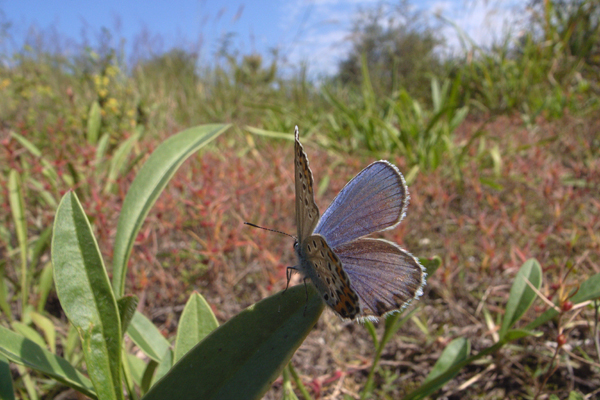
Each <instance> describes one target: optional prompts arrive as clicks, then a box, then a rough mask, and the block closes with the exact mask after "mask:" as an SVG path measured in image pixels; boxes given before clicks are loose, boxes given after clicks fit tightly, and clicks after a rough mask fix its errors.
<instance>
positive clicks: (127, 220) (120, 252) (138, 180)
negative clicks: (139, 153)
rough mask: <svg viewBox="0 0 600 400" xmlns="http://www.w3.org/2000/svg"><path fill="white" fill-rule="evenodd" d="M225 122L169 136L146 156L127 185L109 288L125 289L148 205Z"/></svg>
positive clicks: (219, 132)
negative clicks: (129, 263)
mask: <svg viewBox="0 0 600 400" xmlns="http://www.w3.org/2000/svg"><path fill="white" fill-rule="evenodd" d="M228 128H229V125H223V124H213V125H202V126H197V127H195V128H190V129H187V130H185V131H183V132H180V133H178V134H177V135H175V136H172V137H170V138H169V139H167V140H166V141H165V142H164V143H162V144H161V145H160V146H158V148H157V149H156V150H155V151H154V152H153V153H152V155H150V157H149V158H148V160H147V161H146V163H145V164H144V165H143V166H142V168H141V169H140V171H139V172H138V174H137V176H136V177H135V180H134V181H133V183H132V184H131V187H130V188H129V191H128V192H127V195H126V196H125V200H124V201H123V207H122V208H121V214H120V215H119V222H118V224H117V235H116V237H115V248H114V256H113V288H114V290H115V293H116V295H117V296H119V297H120V296H122V295H123V292H124V291H125V274H126V271H127V260H128V259H129V255H130V254H131V249H132V247H133V243H134V241H135V238H136V236H137V234H138V232H139V230H140V227H141V226H142V223H143V222H144V219H145V218H146V215H148V212H149V211H150V208H151V207H152V205H153V204H154V202H155V201H156V199H157V198H158V196H159V195H160V193H161V192H162V190H163V189H164V188H165V186H166V185H167V183H168V182H169V180H170V179H171V177H172V176H173V175H174V174H175V172H176V171H177V169H178V168H179V166H180V165H181V164H182V163H183V162H184V161H185V160H186V159H187V158H188V157H189V156H191V155H192V154H194V153H195V152H196V151H198V149H200V148H201V147H203V146H204V145H206V144H207V143H208V142H210V141H211V140H213V139H214V138H216V137H217V136H219V135H220V134H221V133H223V132H224V131H225V130H227V129H228Z"/></svg>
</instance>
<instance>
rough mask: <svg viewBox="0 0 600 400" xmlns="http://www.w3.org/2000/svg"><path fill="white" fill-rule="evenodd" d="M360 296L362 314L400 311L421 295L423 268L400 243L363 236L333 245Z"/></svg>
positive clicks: (375, 314) (377, 314) (423, 279)
mask: <svg viewBox="0 0 600 400" xmlns="http://www.w3.org/2000/svg"><path fill="white" fill-rule="evenodd" d="M334 252H335V254H337V256H338V258H339V259H340V261H341V262H342V265H343V266H344V271H345V272H346V273H347V274H348V277H349V278H350V282H351V286H352V288H353V290H354V291H355V292H356V293H357V294H358V297H359V298H360V305H361V314H362V315H363V316H369V315H372V316H376V317H381V316H382V315H384V314H385V313H388V312H390V311H395V310H401V309H403V308H404V307H405V306H406V305H408V304H409V303H410V301H411V300H412V299H414V298H416V297H419V296H420V295H421V294H422V287H423V285H424V282H425V272H424V271H423V267H421V264H419V262H418V261H417V259H416V258H415V257H413V256H412V255H411V254H409V253H408V252H406V251H404V250H403V249H402V248H400V247H399V246H398V245H396V244H395V243H392V242H388V241H386V240H382V239H371V238H362V239H357V240H354V241H352V242H349V243H345V244H342V245H339V246H337V247H336V248H334Z"/></svg>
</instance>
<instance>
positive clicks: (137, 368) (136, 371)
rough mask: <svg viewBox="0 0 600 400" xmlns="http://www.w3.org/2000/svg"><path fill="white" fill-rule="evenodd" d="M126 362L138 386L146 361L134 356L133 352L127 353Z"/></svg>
mask: <svg viewBox="0 0 600 400" xmlns="http://www.w3.org/2000/svg"><path fill="white" fill-rule="evenodd" d="M127 362H128V363H129V370H130V371H131V377H132V378H133V381H134V382H135V383H136V384H137V385H138V386H139V385H140V384H141V383H142V377H143V376H144V371H145V370H146V363H145V362H144V360H141V359H139V358H137V357H136V356H134V355H133V354H127Z"/></svg>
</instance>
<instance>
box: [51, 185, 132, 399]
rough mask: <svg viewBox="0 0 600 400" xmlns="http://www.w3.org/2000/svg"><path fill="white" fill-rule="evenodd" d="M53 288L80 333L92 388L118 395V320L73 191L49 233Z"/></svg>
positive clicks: (111, 396) (97, 253) (102, 393)
mask: <svg viewBox="0 0 600 400" xmlns="http://www.w3.org/2000/svg"><path fill="white" fill-rule="evenodd" d="M52 264H53V266H54V282H55V284H56V293H57V295H58V298H59V300H60V303H61V305H62V307H63V310H64V311H65V313H66V314H67V317H68V318H69V321H70V322H71V323H72V324H73V325H74V326H75V327H76V328H77V331H78V332H79V336H80V337H81V342H82V348H83V353H84V357H85V361H86V365H87V369H88V373H89V374H90V378H91V379H92V382H93V383H94V387H95V388H96V391H97V393H98V396H99V397H100V398H102V399H122V398H123V390H122V387H121V385H122V377H121V321H120V318H119V312H118V309H117V301H116V300H115V296H114V294H113V291H112V289H111V286H110V282H109V279H108V274H107V273H106V269H105V268H104V262H103V261H102V257H101V254H100V250H99V249H98V244H97V243H96V238H95V237H94V235H93V233H92V228H91V226H90V224H89V222H88V219H87V217H86V215H85V213H84V211H83V208H82V207H81V204H80V203H79V200H78V199H77V195H76V194H75V193H74V192H68V193H66V194H65V195H64V197H63V198H62V200H61V202H60V204H59V206H58V210H57V211H56V219H55V221H54V232H53V238H52Z"/></svg>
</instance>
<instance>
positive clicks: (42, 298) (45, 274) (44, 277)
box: [37, 261, 54, 313]
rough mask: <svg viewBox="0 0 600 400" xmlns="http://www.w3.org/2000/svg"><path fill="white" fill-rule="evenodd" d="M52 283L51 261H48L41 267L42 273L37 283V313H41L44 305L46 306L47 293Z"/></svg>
mask: <svg viewBox="0 0 600 400" xmlns="http://www.w3.org/2000/svg"><path fill="white" fill-rule="evenodd" d="M53 283H54V276H53V272H52V263H51V262H50V261H48V262H47V263H46V265H44V268H43V269H42V273H41V274H40V277H39V283H38V285H37V290H38V293H39V298H38V304H37V311H38V312H39V313H42V312H43V311H44V307H45V306H46V299H48V294H50V290H52V284H53Z"/></svg>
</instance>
